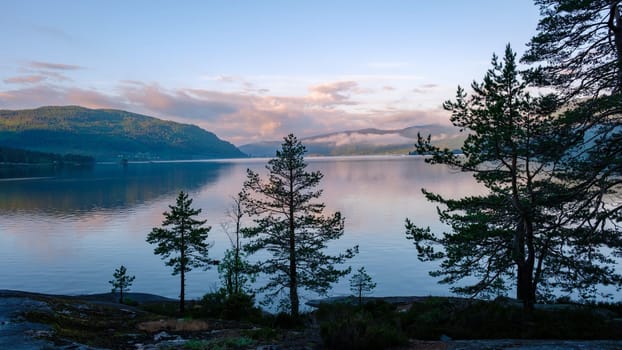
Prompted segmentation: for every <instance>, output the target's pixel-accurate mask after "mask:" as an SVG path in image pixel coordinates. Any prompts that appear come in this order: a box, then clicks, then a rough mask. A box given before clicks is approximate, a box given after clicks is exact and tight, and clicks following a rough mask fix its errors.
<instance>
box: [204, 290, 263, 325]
mask: <svg viewBox="0 0 622 350" xmlns="http://www.w3.org/2000/svg"><path fill="white" fill-rule="evenodd" d="M200 309H201V315H202V316H203V317H213V318H224V319H227V320H238V321H240V320H245V321H257V320H258V319H260V318H261V310H259V309H258V308H257V307H255V297H254V296H253V295H250V294H245V293H237V294H231V295H226V293H225V292H224V291H218V292H213V293H207V294H205V295H204V296H203V298H202V299H201V308H200Z"/></svg>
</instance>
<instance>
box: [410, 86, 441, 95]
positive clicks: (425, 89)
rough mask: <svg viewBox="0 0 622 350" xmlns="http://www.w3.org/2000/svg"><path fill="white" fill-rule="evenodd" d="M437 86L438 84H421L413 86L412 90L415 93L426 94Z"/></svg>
mask: <svg viewBox="0 0 622 350" xmlns="http://www.w3.org/2000/svg"><path fill="white" fill-rule="evenodd" d="M437 87H439V85H438V84H423V85H419V86H418V87H416V88H414V89H413V90H412V91H413V92H414V93H417V94H427V93H429V92H431V91H432V90H434V89H436V88H437Z"/></svg>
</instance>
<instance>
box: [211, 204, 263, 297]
mask: <svg viewBox="0 0 622 350" xmlns="http://www.w3.org/2000/svg"><path fill="white" fill-rule="evenodd" d="M227 216H228V217H229V219H230V220H231V222H230V223H233V224H234V226H235V228H233V229H230V228H229V225H228V224H229V223H223V224H222V228H223V230H224V231H225V233H226V234H227V236H228V237H229V241H230V242H231V248H230V249H227V250H226V251H225V256H224V258H223V259H222V260H221V261H220V263H219V264H218V273H219V275H220V279H221V281H222V282H223V284H224V291H225V293H226V294H227V296H232V295H235V294H242V293H247V292H248V291H249V286H248V284H249V283H252V282H254V281H255V277H256V273H255V271H254V269H253V267H252V266H251V264H250V263H249V262H248V261H247V260H246V253H245V252H244V250H243V247H242V241H241V238H242V232H243V230H244V228H243V227H242V218H243V217H244V194H243V193H242V192H240V193H238V195H237V196H236V197H234V198H233V204H232V206H231V207H230V208H229V209H228V210H227Z"/></svg>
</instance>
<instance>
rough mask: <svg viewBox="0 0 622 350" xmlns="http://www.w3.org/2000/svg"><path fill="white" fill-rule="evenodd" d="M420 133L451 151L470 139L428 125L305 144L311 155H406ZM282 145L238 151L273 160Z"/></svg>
mask: <svg viewBox="0 0 622 350" xmlns="http://www.w3.org/2000/svg"><path fill="white" fill-rule="evenodd" d="M417 133H420V134H421V136H423V137H427V135H431V137H432V143H434V144H435V145H437V146H439V147H446V148H449V149H450V150H454V149H459V148H460V147H461V146H462V143H463V142H464V140H465V139H466V133H461V132H460V130H459V129H457V128H456V127H454V126H449V125H440V124H426V125H416V126H411V127H407V128H403V129H396V130H382V129H375V128H367V129H361V130H349V131H341V132H333V133H328V134H323V135H317V136H312V137H307V138H303V139H302V143H303V144H304V145H305V146H306V147H307V154H308V155H318V156H344V155H381V154H402V155H404V154H408V152H409V151H412V150H413V149H414V144H415V143H416V142H417ZM280 145H281V141H264V142H257V143H251V144H247V145H242V146H239V147H238V148H239V149H240V150H241V151H242V152H244V153H246V154H248V155H249V156H251V157H273V156H274V154H275V152H276V150H277V149H278V148H279V147H280Z"/></svg>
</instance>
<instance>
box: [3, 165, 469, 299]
mask: <svg viewBox="0 0 622 350" xmlns="http://www.w3.org/2000/svg"><path fill="white" fill-rule="evenodd" d="M307 161H308V163H309V170H320V171H321V172H322V173H323V174H324V179H323V180H322V182H321V185H320V187H321V188H322V189H323V190H324V192H323V196H322V197H321V201H323V202H324V203H326V206H327V208H326V209H327V211H328V212H333V211H337V210H338V211H341V212H342V214H343V216H344V217H345V219H346V226H345V234H344V235H343V237H342V238H341V239H340V240H338V241H333V242H331V243H329V249H330V250H332V251H339V250H343V249H345V248H348V247H352V246H354V245H356V244H358V245H359V250H360V252H359V254H358V255H357V256H356V257H355V258H354V259H352V260H350V262H349V265H351V266H352V268H353V269H357V268H358V267H359V266H365V268H366V270H367V271H368V273H369V274H370V275H371V276H372V278H373V280H374V281H375V282H376V283H377V287H376V289H375V291H374V294H375V295H430V294H434V295H449V294H450V293H449V288H448V287H447V286H445V285H439V284H437V283H436V280H435V279H433V278H431V277H430V276H428V272H429V271H430V270H432V269H434V266H435V265H434V264H430V263H422V262H419V261H418V260H417V256H416V255H417V254H416V250H415V247H414V245H413V244H412V242H411V241H408V240H407V239H406V238H405V234H404V232H405V230H404V220H405V218H407V217H408V218H410V219H411V220H413V221H414V222H416V223H417V224H419V225H423V226H431V227H432V229H433V230H435V231H437V232H438V231H441V230H442V229H443V226H442V225H441V224H440V223H439V222H438V219H437V214H436V208H435V206H434V204H431V203H429V202H427V201H426V200H425V198H424V197H423V195H422V194H421V188H422V187H424V188H426V189H429V190H432V191H435V192H438V193H441V194H443V195H447V196H455V197H459V196H464V195H467V194H475V193H477V192H478V191H481V187H480V186H479V185H477V184H476V183H475V182H474V181H473V179H472V178H471V176H470V175H469V174H464V173H457V172H455V171H451V170H449V169H447V168H445V167H443V166H431V165H428V164H425V163H424V160H423V158H421V157H389V156H387V157H326V158H311V157H310V158H307ZM266 162H267V159H241V160H210V161H192V162H146V163H130V164H129V165H128V166H126V167H124V166H122V165H120V164H97V165H96V166H95V167H94V168H92V169H57V170H53V169H39V168H26V169H24V168H22V169H4V170H3V172H2V173H0V179H1V180H0V193H1V194H2V195H1V196H0V256H2V263H1V264H0V276H1V278H0V281H1V282H0V289H19V290H27V291H34V292H42V293H52V294H54V293H59V294H86V293H102V292H107V291H109V290H110V285H109V283H108V281H109V280H110V279H112V273H113V272H114V269H115V268H117V267H119V265H121V264H123V265H125V266H126V267H127V269H128V272H129V273H130V274H132V275H135V276H136V280H135V281H134V284H133V286H132V291H136V292H148V293H155V294H160V295H164V296H167V297H172V298H176V297H178V295H179V277H178V276H172V275H171V270H170V268H168V267H166V266H165V265H164V263H163V261H162V260H161V259H160V257H159V256H156V255H154V254H153V248H154V247H153V246H151V245H150V244H148V243H146V241H145V239H146V236H147V234H148V233H149V232H150V231H151V229H152V228H153V227H156V226H160V225H161V223H162V220H163V216H162V213H163V212H164V211H166V210H168V205H170V204H174V202H175V198H176V196H177V194H178V193H179V191H180V190H184V191H186V192H188V193H189V194H190V196H191V197H192V198H193V199H194V203H193V206H194V207H195V208H202V209H203V212H202V214H201V218H203V219H207V221H208V224H209V225H211V226H212V230H211V232H210V236H209V240H210V241H213V243H214V246H213V248H212V249H211V250H210V256H211V257H212V258H215V259H220V258H222V256H223V252H224V250H225V249H227V248H228V247H229V239H228V238H227V236H226V234H225V233H224V231H223V227H222V224H223V223H226V222H227V216H226V214H225V211H226V209H227V208H228V207H229V206H230V205H231V203H232V202H231V197H232V196H234V195H235V194H236V193H237V192H239V191H240V189H241V187H242V184H243V182H244V180H245V177H246V169H247V168H250V169H252V170H254V171H257V172H259V173H260V174H261V175H263V176H265V174H266V171H265V168H264V166H265V164H266ZM259 282H261V280H260V281H259ZM218 285H219V282H218V275H217V271H216V269H215V268H213V269H212V270H208V271H202V270H194V271H192V272H191V273H190V274H188V278H187V287H186V292H187V297H188V298H190V299H192V298H200V297H201V296H202V295H203V294H205V293H206V292H210V291H214V290H216V289H217V288H218ZM349 294H350V291H349V285H348V277H346V278H344V279H343V280H341V281H340V282H339V283H338V284H336V285H335V287H334V288H333V289H332V290H331V291H330V295H331V296H341V295H349ZM302 295H303V297H305V298H315V297H317V296H316V295H313V294H307V293H302Z"/></svg>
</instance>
